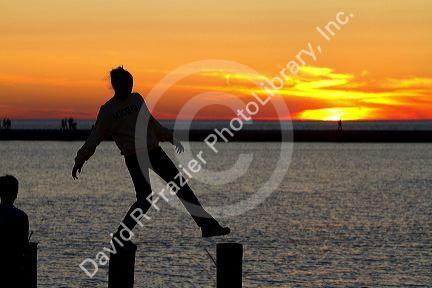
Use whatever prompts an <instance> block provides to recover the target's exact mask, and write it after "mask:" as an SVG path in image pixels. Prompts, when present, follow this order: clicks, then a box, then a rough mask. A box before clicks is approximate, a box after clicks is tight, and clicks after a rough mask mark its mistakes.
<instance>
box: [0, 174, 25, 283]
mask: <svg viewBox="0 0 432 288" xmlns="http://www.w3.org/2000/svg"><path fill="white" fill-rule="evenodd" d="M17 195H18V180H17V179H16V178H15V177H13V176H11V175H6V176H2V177H0V198H1V204H0V287H5V288H6V287H21V286H20V283H21V281H22V280H23V279H22V271H23V264H24V263H23V261H24V252H25V251H26V249H27V248H28V234H29V222H28V217H27V214H26V213H24V212H23V211H21V210H20V209H18V208H16V207H15V206H14V202H15V200H16V198H17Z"/></svg>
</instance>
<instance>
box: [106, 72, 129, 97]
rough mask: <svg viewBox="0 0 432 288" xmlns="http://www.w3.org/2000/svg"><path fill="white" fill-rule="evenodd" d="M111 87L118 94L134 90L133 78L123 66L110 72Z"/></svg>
mask: <svg viewBox="0 0 432 288" xmlns="http://www.w3.org/2000/svg"><path fill="white" fill-rule="evenodd" d="M110 78H111V86H112V87H113V89H114V91H116V92H120V94H121V92H123V91H125V90H126V91H127V90H129V89H132V86H133V77H132V74H131V73H129V71H127V70H126V69H124V68H123V66H119V67H117V68H115V69H112V70H111V72H110Z"/></svg>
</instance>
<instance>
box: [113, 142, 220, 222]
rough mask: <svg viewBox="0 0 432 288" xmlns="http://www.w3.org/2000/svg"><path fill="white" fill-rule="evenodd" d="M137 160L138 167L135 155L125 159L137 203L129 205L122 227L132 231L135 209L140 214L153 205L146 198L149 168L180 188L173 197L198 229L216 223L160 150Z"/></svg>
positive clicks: (152, 150)
mask: <svg viewBox="0 0 432 288" xmlns="http://www.w3.org/2000/svg"><path fill="white" fill-rule="evenodd" d="M138 157H139V156H138ZM140 161H141V166H140V164H139V162H138V158H137V155H128V156H125V162H126V166H127V168H128V170H129V173H130V175H131V177H132V181H133V183H134V186H135V191H136V197H137V201H136V202H135V203H134V204H133V205H132V206H131V208H130V209H129V211H128V213H127V214H126V216H125V218H124V219H123V224H124V225H126V227H128V228H129V229H131V230H132V229H133V228H134V227H135V225H136V224H137V221H136V220H135V219H133V218H132V217H131V216H130V214H131V213H132V212H133V211H134V210H135V209H137V208H140V209H142V211H143V213H145V212H147V210H148V209H149V208H150V207H151V205H152V204H151V203H150V201H149V200H148V199H147V198H148V197H149V195H150V194H151V193H152V189H151V185H150V178H149V169H152V170H153V171H154V172H155V173H156V174H158V175H159V176H160V177H161V178H162V179H163V180H164V181H166V182H167V183H168V182H170V181H173V182H174V183H175V184H176V185H177V186H178V187H180V190H179V191H178V192H177V193H176V195H177V197H179V199H180V201H181V202H182V204H183V205H184V206H185V208H186V210H187V211H188V212H189V214H190V215H191V216H192V218H193V219H194V221H195V222H196V224H197V225H198V226H200V227H203V226H206V225H208V224H210V223H211V222H214V221H215V220H214V219H213V217H212V216H211V215H210V214H208V213H207V212H206V211H205V210H204V208H203V207H202V206H201V204H200V202H199V201H198V199H197V198H196V196H195V195H194V193H193V191H192V189H191V188H190V187H189V185H188V184H187V183H186V184H185V183H184V180H185V179H184V178H183V181H181V179H180V177H178V175H179V170H178V169H177V167H176V166H175V165H174V163H173V162H172V161H171V159H170V158H169V157H168V156H167V155H166V154H165V152H164V151H163V150H162V148H160V147H157V148H154V149H150V150H149V152H148V157H146V155H145V154H143V155H142V157H140ZM150 164H151V165H150ZM176 176H177V177H176ZM182 177H183V176H182ZM182 185H183V186H182ZM168 193H169V192H168ZM149 199H151V198H149ZM120 228H121V227H119V229H120Z"/></svg>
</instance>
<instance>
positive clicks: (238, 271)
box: [216, 243, 243, 288]
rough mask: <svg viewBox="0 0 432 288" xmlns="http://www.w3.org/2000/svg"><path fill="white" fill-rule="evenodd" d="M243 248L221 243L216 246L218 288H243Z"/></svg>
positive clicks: (235, 244) (237, 245) (233, 244)
mask: <svg viewBox="0 0 432 288" xmlns="http://www.w3.org/2000/svg"><path fill="white" fill-rule="evenodd" d="M242 264H243V246H242V245H241V244H239V243H220V244H217V246H216V265H217V288H241V287H242Z"/></svg>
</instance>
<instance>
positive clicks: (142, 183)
mask: <svg viewBox="0 0 432 288" xmlns="http://www.w3.org/2000/svg"><path fill="white" fill-rule="evenodd" d="M110 76H111V84H112V87H113V89H114V91H115V94H114V96H113V97H112V98H111V99H110V100H108V102H106V103H105V104H104V105H102V106H101V108H100V111H99V114H98V116H97V120H96V124H95V126H94V128H93V130H92V132H91V134H90V136H89V138H88V139H87V141H86V142H85V144H84V145H83V146H82V147H81V149H80V150H79V151H78V153H77V156H76V158H75V165H74V167H73V170H72V177H73V178H74V179H77V172H78V173H80V172H81V168H82V166H83V164H84V162H85V161H87V160H88V159H89V158H90V157H91V156H92V155H93V153H94V152H95V150H96V147H97V146H98V145H99V143H100V142H101V141H102V140H103V139H104V138H105V137H106V136H107V135H110V136H112V138H113V139H114V142H115V143H116V145H117V147H118V148H119V149H120V151H121V154H122V155H124V158H125V162H126V166H127V168H128V170H129V173H130V176H131V177H132V181H133V183H134V186H135V191H136V198H137V201H136V202H135V203H134V204H133V205H132V206H131V208H130V209H129V211H128V213H127V214H126V216H125V218H124V219H123V224H124V225H125V226H126V227H127V228H129V229H130V230H132V229H133V228H134V227H135V226H136V224H137V221H136V220H135V219H134V217H132V216H131V213H132V212H133V211H135V210H136V209H137V208H140V209H142V211H143V212H144V213H145V212H147V211H148V209H149V208H150V207H151V203H150V202H149V200H147V198H148V197H149V196H150V195H151V193H152V189H151V185H150V180H149V169H152V170H153V171H154V172H156V174H158V175H159V176H160V177H161V178H162V179H163V180H164V181H166V182H167V183H168V182H170V181H173V182H175V183H176V184H177V186H178V187H181V188H180V189H179V191H178V192H177V194H176V195H177V196H178V197H179V199H180V201H181V202H182V204H183V205H184V206H185V208H186V210H187V211H188V212H189V214H191V216H192V217H193V219H194V221H195V222H196V224H197V225H198V226H199V227H200V228H201V231H202V236H203V237H212V236H221V235H226V234H229V233H230V229H229V228H228V227H222V226H220V225H219V223H218V222H217V221H216V220H215V219H214V218H213V217H212V216H211V215H210V214H209V213H207V212H206V211H205V210H204V208H203V207H202V206H201V204H200V202H199V201H198V199H197V198H196V196H195V195H194V193H193V191H192V190H191V188H190V187H189V185H188V184H187V183H186V184H185V183H184V181H185V180H184V179H179V178H180V177H176V176H178V174H179V173H180V172H179V170H178V169H177V167H176V166H175V165H174V163H173V162H172V161H171V159H170V158H169V157H168V156H167V155H166V154H165V152H164V151H163V150H162V148H161V147H160V146H159V142H162V141H169V142H171V143H172V144H173V145H174V146H175V149H176V151H177V153H181V152H183V150H184V149H183V146H182V144H181V143H180V142H179V141H178V140H177V139H175V138H174V136H173V133H172V132H171V131H170V130H169V129H166V128H165V127H163V126H162V125H161V124H160V123H159V122H158V121H157V120H156V119H155V118H154V117H153V116H152V115H151V113H150V111H148V108H147V106H146V104H145V102H144V99H143V98H142V97H141V95H140V94H139V93H135V92H134V93H132V87H133V77H132V75H131V74H130V73H129V72H128V71H126V70H124V69H123V67H118V68H116V69H113V70H112V71H111V72H110ZM140 109H146V110H145V112H146V113H145V115H146V116H145V117H148V119H147V120H148V129H147V132H143V133H146V135H145V137H147V141H146V143H147V144H146V147H135V146H136V145H135V127H136V122H137V119H138V118H137V117H138V115H139V111H140ZM137 133H138V132H137ZM142 151H144V152H142ZM145 152H148V160H149V161H148V162H149V163H148V164H146V165H147V167H140V164H139V162H138V157H139V156H138V155H137V154H138V153H145ZM141 164H142V163H141ZM141 166H142V165H141ZM122 229H123V227H122V226H120V227H119V228H118V230H117V232H116V233H115V234H114V237H115V236H118V235H119V233H120V231H121V230H122Z"/></svg>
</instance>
